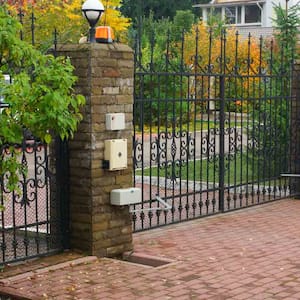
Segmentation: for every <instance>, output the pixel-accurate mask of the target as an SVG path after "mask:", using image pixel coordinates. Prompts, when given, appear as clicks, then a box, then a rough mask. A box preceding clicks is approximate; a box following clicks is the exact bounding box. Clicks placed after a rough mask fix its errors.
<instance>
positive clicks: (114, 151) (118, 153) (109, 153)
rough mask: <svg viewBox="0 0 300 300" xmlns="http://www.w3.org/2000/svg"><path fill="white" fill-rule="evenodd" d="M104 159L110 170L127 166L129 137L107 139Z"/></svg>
mask: <svg viewBox="0 0 300 300" xmlns="http://www.w3.org/2000/svg"><path fill="white" fill-rule="evenodd" d="M104 161H105V162H106V169H108V170H110V171H114V170H122V169H126V168H127V139H116V140H105V141H104Z"/></svg>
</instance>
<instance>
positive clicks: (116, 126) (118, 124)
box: [105, 113, 125, 130]
mask: <svg viewBox="0 0 300 300" xmlns="http://www.w3.org/2000/svg"><path fill="white" fill-rule="evenodd" d="M105 118H106V122H105V123H106V129H107V130H122V129H125V114H124V113H114V114H106V115H105Z"/></svg>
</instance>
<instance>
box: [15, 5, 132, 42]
mask: <svg viewBox="0 0 300 300" xmlns="http://www.w3.org/2000/svg"><path fill="white" fill-rule="evenodd" d="M32 2H34V1H29V0H27V1H24V5H23V7H22V9H23V11H24V15H25V16H27V17H28V16H29V14H30V13H31V10H32V8H33V9H34V13H35V17H36V22H35V25H36V26H35V27H36V43H37V44H40V43H44V42H45V41H47V39H48V40H50V39H52V40H53V31H54V28H56V30H57V32H58V34H59V42H61V43H64V42H78V41H79V39H80V38H81V37H82V36H83V35H86V34H87V31H88V24H87V21H86V20H85V19H84V17H83V16H82V12H81V6H82V2H83V1H82V0H72V1H61V0H52V1H46V0H39V1H35V2H34V3H32ZM102 2H103V5H104V6H105V9H106V11H105V13H104V14H103V15H102V17H101V20H100V21H99V25H104V24H105V23H106V25H108V26H111V27H112V28H113V30H114V33H115V36H116V37H118V38H119V39H120V40H121V41H122V40H123V41H124V40H125V35H126V34H125V33H126V32H127V29H128V27H129V26H130V19H129V18H125V17H123V16H122V15H121V13H120V11H119V9H118V8H119V7H120V5H121V0H107V1H106V0H103V1H102ZM31 3H32V4H31ZM11 8H12V10H14V11H15V14H16V13H17V9H18V7H11ZM27 23H28V24H25V29H24V31H25V32H30V22H27ZM26 26H27V27H28V28H26ZM25 38H26V35H25ZM52 40H51V41H49V43H52Z"/></svg>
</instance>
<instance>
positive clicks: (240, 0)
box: [193, 0, 298, 37]
mask: <svg viewBox="0 0 300 300" xmlns="http://www.w3.org/2000/svg"><path fill="white" fill-rule="evenodd" d="M297 2H298V1H296V0H289V1H285V0H258V1H253V0H212V1H211V2H209V3H207V4H195V5H193V7H195V8H200V9H202V17H203V21H204V22H207V21H208V19H209V16H211V15H214V16H220V18H221V19H222V20H223V21H225V22H226V23H227V24H228V25H232V26H235V27H236V29H237V30H238V31H239V33H240V34H241V35H242V36H247V35H248V34H249V32H250V33H251V35H252V36H256V37H259V36H261V35H262V36H264V37H266V36H271V35H272V33H273V21H272V18H274V17H275V13H274V5H275V4H277V5H278V4H281V6H282V7H283V8H286V7H291V6H293V5H295V4H296V3H297Z"/></svg>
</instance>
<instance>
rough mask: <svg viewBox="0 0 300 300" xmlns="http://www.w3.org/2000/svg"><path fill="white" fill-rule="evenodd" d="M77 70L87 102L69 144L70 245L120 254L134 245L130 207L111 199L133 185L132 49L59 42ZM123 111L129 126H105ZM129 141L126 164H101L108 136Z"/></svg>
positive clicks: (101, 253) (99, 253) (79, 86)
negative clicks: (112, 194) (121, 166)
mask: <svg viewBox="0 0 300 300" xmlns="http://www.w3.org/2000/svg"><path fill="white" fill-rule="evenodd" d="M58 55H63V56H68V57H70V58H71V61H72V64H73V65H74V67H75V75H76V76H78V83H77V85H76V88H75V91H76V93H81V94H83V95H84V96H85V98H86V101H87V104H86V106H85V108H84V112H83V121H82V122H81V124H80V125H79V128H78V132H77V133H76V134H75V136H74V139H72V140H71V141H70V143H69V149H70V153H69V155H70V158H69V160H70V222H71V224H70V229H71V237H70V246H71V248H73V249H80V250H82V251H85V252H86V253H89V254H92V255H97V256H109V257H111V256H117V255H120V254H122V253H123V252H125V251H128V250H131V249H132V226H131V218H130V214H129V208H128V207H116V206H112V205H110V191H111V190H112V189H116V188H128V187H131V186H132V117H133V114H132V110H133V74H134V63H133V51H132V50H131V49H130V48H129V47H128V46H126V45H122V44H96V43H94V44H80V45H61V46H59V47H58ZM117 112H123V113H125V122H126V129H125V130H121V131H117V132H115V131H107V130H106V128H105V115H106V113H117ZM115 138H118V139H120V138H122V139H127V143H128V149H127V153H128V168H127V169H126V170H122V171H107V170H104V169H103V168H102V162H103V159H104V140H106V139H115Z"/></svg>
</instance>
